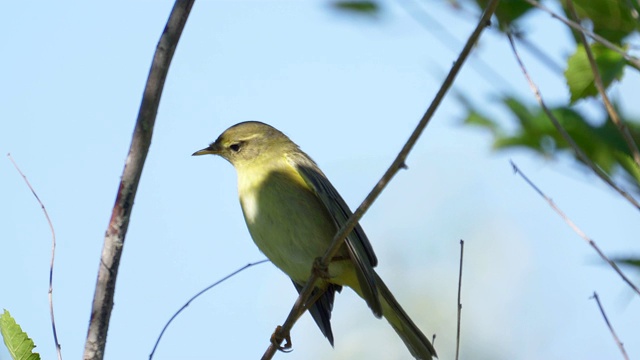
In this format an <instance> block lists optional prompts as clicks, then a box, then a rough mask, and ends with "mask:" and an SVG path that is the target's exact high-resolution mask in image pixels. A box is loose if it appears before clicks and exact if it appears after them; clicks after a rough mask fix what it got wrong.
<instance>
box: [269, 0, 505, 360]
mask: <svg viewBox="0 0 640 360" xmlns="http://www.w3.org/2000/svg"><path fill="white" fill-rule="evenodd" d="M498 3H499V0H491V1H490V2H489V4H487V7H486V9H485V11H484V13H483V14H482V17H481V18H480V20H479V22H478V25H477V26H476V29H475V30H474V31H473V33H472V34H471V36H470V37H469V39H468V40H467V43H466V44H465V46H464V48H463V49H462V52H461V53H460V55H459V56H458V59H457V60H456V61H455V63H454V64H453V66H452V67H451V70H450V71H449V74H448V75H447V77H446V79H445V80H444V82H443V84H442V86H441V87H440V89H439V90H438V93H437V94H436V96H435V98H434V99H433V101H432V102H431V104H430V105H429V108H428V109H427V111H426V112H425V114H424V115H423V116H422V119H420V122H419V123H418V125H417V126H416V128H415V130H414V131H413V133H412V134H411V136H410V137H409V139H408V140H407V142H406V143H405V145H404V146H403V148H402V150H400V152H399V153H398V156H397V157H396V159H395V160H394V161H393V163H392V164H391V166H390V167H389V169H387V171H386V172H385V173H384V175H383V176H382V178H381V179H380V180H379V181H378V183H377V184H376V185H375V186H374V188H373V189H372V190H371V192H370V193H369V195H367V197H366V198H365V199H364V201H363V202H362V204H360V206H359V207H358V208H357V209H356V211H355V212H354V213H353V215H351V217H349V219H348V220H347V222H346V223H345V224H344V225H342V227H341V228H340V230H339V231H338V233H337V234H336V235H335V236H334V237H333V240H332V241H331V246H330V247H329V248H328V249H327V251H326V252H325V254H324V256H323V257H322V259H321V260H320V264H319V265H320V266H328V264H329V263H330V261H331V259H332V258H333V257H334V256H335V254H336V253H337V252H338V249H339V248H340V246H341V245H342V243H343V241H344V239H345V237H346V236H347V235H348V234H349V233H351V231H353V228H354V227H355V226H356V224H357V223H358V221H359V220H360V219H361V218H362V216H363V215H364V213H365V212H366V211H367V210H368V209H369V207H371V205H372V204H373V202H374V201H375V200H376V199H377V197H378V196H379V195H380V193H382V191H383V190H384V188H385V187H386V186H387V184H388V183H389V182H390V181H391V179H392V178H393V177H394V176H395V174H396V173H398V171H400V169H402V168H405V167H406V165H405V159H406V158H407V156H408V155H409V152H410V151H411V149H413V146H414V145H415V144H416V142H417V141H418V138H419V137H420V135H421V134H422V131H423V130H424V129H425V128H426V126H427V124H428V123H429V121H430V120H431V118H432V117H433V114H434V113H435V111H436V109H437V108H438V106H439V105H440V103H441V102H442V99H443V98H444V96H445V94H446V93H447V91H448V90H449V88H450V87H451V85H452V84H453V81H454V80H455V77H456V76H457V74H458V72H459V71H460V69H461V68H462V65H463V64H464V61H465V60H466V59H467V57H468V56H469V53H470V52H471V50H472V49H473V47H474V46H475V44H476V42H477V41H478V39H479V38H480V34H481V33H482V30H484V28H485V27H486V26H488V25H489V24H490V19H491V16H492V15H493V13H494V12H495V10H496V8H497V6H498ZM317 281H318V274H317V273H316V272H312V273H311V276H310V277H309V280H307V283H306V284H305V286H304V287H303V288H302V290H301V291H300V295H299V296H298V299H297V300H296V302H295V303H294V305H293V308H292V309H291V312H290V313H289V316H288V317H287V319H286V320H285V322H284V324H282V326H279V327H278V328H277V329H276V332H275V333H274V335H275V336H274V337H273V339H274V342H272V343H271V345H269V347H268V348H267V350H266V351H265V353H264V355H263V356H262V360H268V359H271V358H273V355H274V354H275V352H276V350H278V348H279V347H280V344H281V343H282V341H283V340H284V339H285V338H286V337H287V336H288V334H289V331H290V330H291V328H292V327H293V325H294V324H295V322H296V321H297V320H298V318H300V316H302V314H303V313H304V311H305V310H306V309H305V306H304V305H305V304H306V302H307V301H308V300H309V298H310V296H311V292H312V291H313V289H314V288H315V285H316V282H317Z"/></svg>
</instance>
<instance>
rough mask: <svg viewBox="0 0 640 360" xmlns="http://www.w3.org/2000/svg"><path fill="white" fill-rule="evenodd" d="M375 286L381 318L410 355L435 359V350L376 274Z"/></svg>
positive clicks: (422, 359)
mask: <svg viewBox="0 0 640 360" xmlns="http://www.w3.org/2000/svg"><path fill="white" fill-rule="evenodd" d="M376 284H377V285H378V291H379V292H380V300H382V301H381V304H382V316H384V318H385V319H387V321H388V322H389V324H391V326H392V327H393V329H394V330H395V331H396V332H397V333H398V335H399V336H400V338H401V339H402V341H403V342H404V344H405V345H406V346H407V348H408V349H409V351H410V352H411V354H412V355H413V356H414V357H415V358H416V359H420V360H431V359H432V358H433V357H437V356H438V355H437V354H436V349H434V348H433V345H431V342H430V341H429V340H428V339H427V338H426V336H424V334H423V333H422V331H420V329H418V327H417V326H416V324H414V323H413V321H411V319H410V318H409V316H408V315H407V313H405V312H404V310H403V309H402V307H400V304H398V301H396V299H395V298H394V297H393V295H392V294H391V291H389V288H387V285H385V284H384V282H383V281H382V279H380V276H378V275H377V274H376Z"/></svg>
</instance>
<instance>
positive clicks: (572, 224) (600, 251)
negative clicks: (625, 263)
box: [511, 161, 640, 295]
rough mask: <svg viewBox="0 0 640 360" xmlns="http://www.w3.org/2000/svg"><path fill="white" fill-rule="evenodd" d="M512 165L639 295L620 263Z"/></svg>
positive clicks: (639, 290)
mask: <svg viewBox="0 0 640 360" xmlns="http://www.w3.org/2000/svg"><path fill="white" fill-rule="evenodd" d="M511 166H512V167H513V171H514V172H515V173H516V174H518V175H520V176H521V177H522V178H523V179H524V181H526V182H527V184H529V186H531V187H532V188H533V189H534V190H535V191H536V192H537V193H538V195H540V196H542V197H543V198H544V199H545V200H546V201H547V203H548V204H549V206H551V208H552V209H553V210H554V211H555V212H556V213H557V214H558V215H560V217H561V218H562V220H564V222H565V223H567V225H569V227H570V228H571V229H572V230H573V231H574V232H575V233H576V234H578V236H580V237H581V238H582V239H583V240H584V241H586V242H587V244H589V245H590V246H591V247H592V248H593V249H594V250H595V251H596V252H597V253H598V255H600V258H601V259H602V260H604V262H606V263H607V264H609V266H611V268H613V270H614V271H615V272H616V273H618V275H620V277H621V278H622V280H624V282H625V283H627V285H629V286H630V287H631V289H633V291H635V292H636V293H637V294H638V295H640V289H638V287H637V286H636V285H635V284H634V283H632V282H631V280H629V278H628V277H627V276H626V275H625V274H624V273H623V272H622V270H620V268H619V267H618V265H616V263H615V262H613V261H611V259H609V258H608V257H607V255H605V254H604V253H603V252H602V250H600V248H599V247H598V245H597V244H596V242H595V241H593V239H591V238H590V237H588V236H587V234H585V233H584V231H582V230H580V228H579V227H578V226H577V225H576V224H575V223H574V222H573V221H571V219H569V218H568V217H567V215H565V213H564V212H562V210H560V208H558V207H557V206H556V204H555V203H554V202H553V200H551V198H549V197H548V196H547V195H545V194H544V193H543V192H542V190H540V188H538V187H537V186H536V185H535V184H534V183H533V182H532V181H531V180H529V178H528V177H527V176H526V175H525V174H524V173H523V172H522V171H520V169H519V168H518V167H517V166H516V164H515V163H514V162H513V161H511Z"/></svg>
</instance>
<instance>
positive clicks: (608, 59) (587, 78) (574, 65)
mask: <svg viewBox="0 0 640 360" xmlns="http://www.w3.org/2000/svg"><path fill="white" fill-rule="evenodd" d="M591 51H592V53H593V56H594V58H595V60H596V65H597V67H598V71H599V72H600V77H601V78H602V83H603V85H604V87H605V88H608V87H609V86H610V85H611V84H612V83H613V82H614V81H615V80H620V79H621V78H622V75H623V73H624V66H625V65H626V60H625V59H624V58H623V57H622V55H620V54H618V53H617V52H615V51H613V50H610V49H608V48H606V47H604V46H602V45H600V44H597V43H595V44H592V45H591ZM564 76H565V79H566V81H567V85H568V86H569V91H570V92H571V103H574V102H576V101H578V100H580V99H583V98H586V97H590V96H595V95H597V94H598V90H597V89H596V86H595V83H594V76H593V71H592V70H591V65H590V64H589V59H588V57H587V53H586V51H585V48H584V46H582V44H579V45H578V46H577V48H576V52H575V53H574V54H573V55H572V56H571V57H570V58H569V60H568V61H567V70H565V72H564Z"/></svg>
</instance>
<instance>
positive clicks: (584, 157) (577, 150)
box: [507, 33, 640, 210]
mask: <svg viewBox="0 0 640 360" xmlns="http://www.w3.org/2000/svg"><path fill="white" fill-rule="evenodd" d="M507 37H508V38H509V43H510V44H511V49H512V50H513V54H514V56H515V58H516V60H517V61H518V64H519V65H520V69H521V70H522V73H523V74H524V76H525V78H526V79H527V82H528V83H529V87H530V88H531V91H532V92H533V94H534V95H535V97H536V100H537V101H538V104H539V105H540V107H541V108H542V110H543V111H544V112H545V114H547V116H548V117H549V120H551V123H553V126H555V128H556V130H558V132H559V133H560V135H561V136H562V138H563V139H564V140H565V141H566V142H567V143H568V144H569V146H571V148H572V149H573V151H574V152H575V154H576V156H577V157H578V158H579V159H580V160H581V161H582V162H583V163H584V164H586V165H587V166H588V167H589V168H591V170H593V172H594V173H595V174H596V175H598V177H600V179H602V180H603V181H604V182H606V183H607V184H608V185H609V186H611V187H612V188H613V189H614V190H616V191H617V192H618V193H619V194H620V195H622V197H624V198H625V199H627V200H628V201H629V202H630V203H631V204H632V205H633V206H634V207H635V208H636V209H638V210H640V203H638V201H637V200H636V199H635V198H633V196H631V195H630V194H629V193H627V192H626V191H624V190H623V189H622V188H620V187H619V186H618V185H617V184H616V183H614V182H613V180H612V179H611V178H610V177H609V175H608V174H607V173H605V172H604V171H603V170H602V169H601V168H600V167H599V166H598V165H596V164H595V163H594V162H593V161H591V159H590V158H589V157H588V156H587V155H586V154H585V153H584V152H583V151H582V149H580V147H579V146H578V144H576V142H575V141H573V138H571V135H569V133H567V131H566V130H565V129H564V127H562V125H561V124H560V122H559V121H558V119H557V118H556V117H555V115H553V113H552V112H551V110H549V108H548V107H547V105H546V104H545V102H544V100H543V99H542V94H541V93H540V89H538V87H537V86H536V84H535V83H534V82H533V80H531V77H530V76H529V73H528V72H527V69H526V68H525V66H524V63H523V62H522V60H521V59H520V55H519V54H518V50H517V49H516V45H515V43H514V41H513V37H512V36H511V34H510V33H507Z"/></svg>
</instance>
